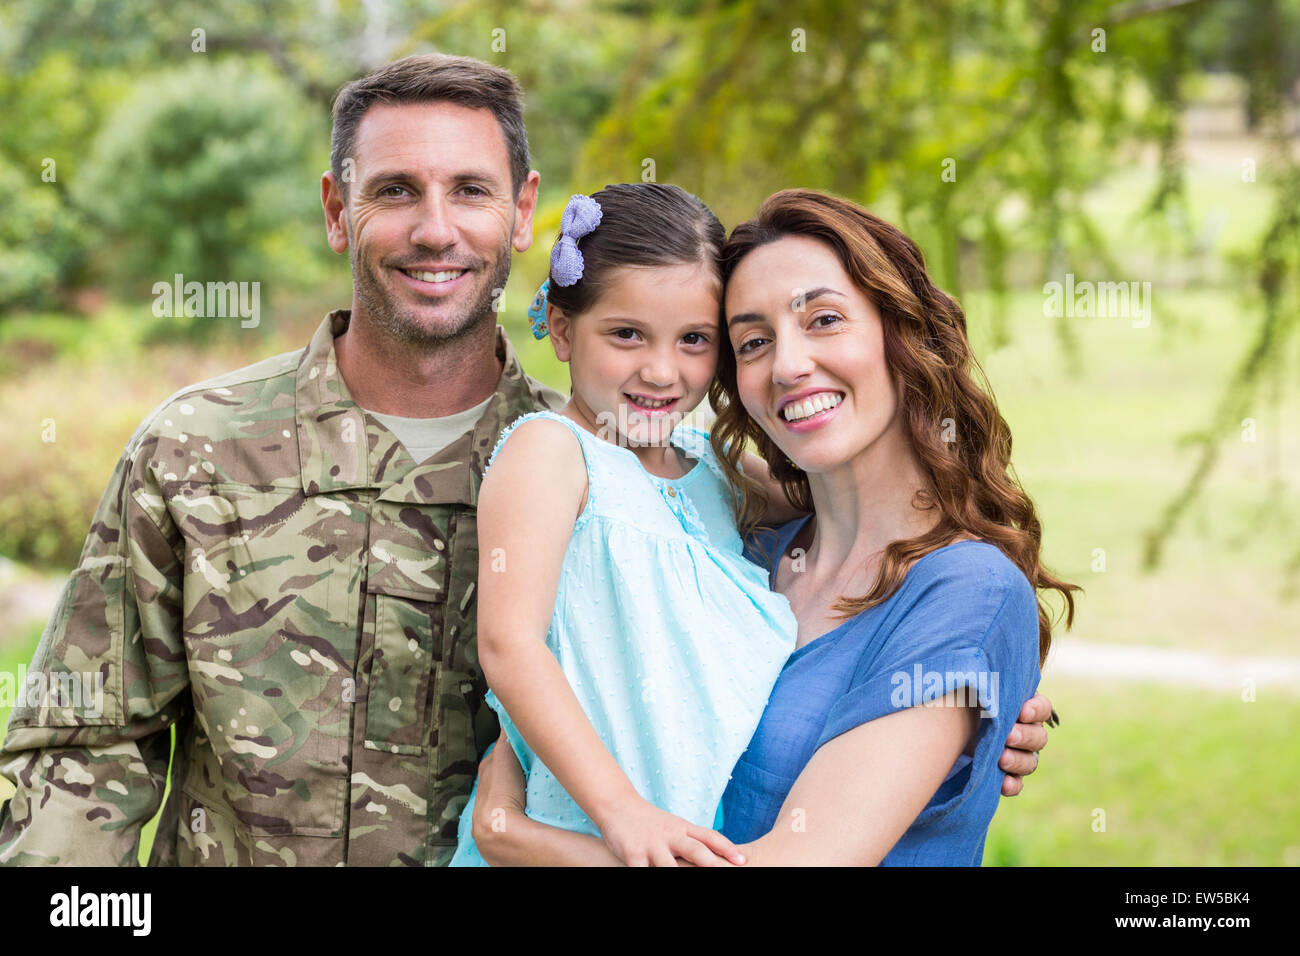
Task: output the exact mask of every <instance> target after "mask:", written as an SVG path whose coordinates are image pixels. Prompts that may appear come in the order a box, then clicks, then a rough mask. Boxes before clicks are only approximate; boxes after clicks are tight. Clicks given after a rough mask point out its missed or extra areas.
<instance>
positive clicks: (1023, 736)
mask: <svg viewBox="0 0 1300 956" xmlns="http://www.w3.org/2000/svg"><path fill="white" fill-rule="evenodd" d="M1044 722H1046V723H1047V726H1048V727H1055V726H1056V724H1057V723H1058V722H1059V721H1058V718H1057V717H1056V711H1055V710H1053V709H1052V702H1051V701H1050V700H1048V699H1047V698H1046V697H1044V696H1043V695H1042V694H1035V695H1034V696H1033V697H1031V698H1029V700H1027V701H1025V706H1023V707H1021V708H1020V722H1019V723H1018V724H1016V725H1015V726H1014V727H1012V728H1011V733H1010V735H1008V737H1007V746H1006V749H1005V750H1003V751H1002V757H1001V758H1000V759H999V760H998V766H999V767H1001V768H1002V769H1003V770H1004V771H1005V772H1006V776H1005V777H1003V778H1002V795H1003V796H1004V797H1014V796H1015V795H1016V794H1018V793H1019V792H1020V791H1021V790H1023V789H1024V788H1025V781H1024V779H1023V778H1024V777H1026V776H1028V775H1029V774H1031V773H1033V772H1034V771H1035V770H1037V769H1038V751H1040V750H1042V749H1043V748H1044V747H1046V746H1047V731H1046V730H1045V729H1044V728H1043V723H1044Z"/></svg>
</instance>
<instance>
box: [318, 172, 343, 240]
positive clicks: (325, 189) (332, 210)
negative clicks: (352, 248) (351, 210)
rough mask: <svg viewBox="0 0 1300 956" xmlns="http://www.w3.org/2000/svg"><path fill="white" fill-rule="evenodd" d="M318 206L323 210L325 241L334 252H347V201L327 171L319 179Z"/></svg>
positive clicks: (332, 175) (332, 176) (331, 174)
mask: <svg viewBox="0 0 1300 956" xmlns="http://www.w3.org/2000/svg"><path fill="white" fill-rule="evenodd" d="M320 204H321V205H322V206H323V207H324V208H325V239H326V241H327V242H328V243H329V244H330V248H331V249H333V250H334V251H335V252H337V253H339V254H342V253H344V252H347V251H348V219H347V201H346V200H345V199H344V198H343V189H342V187H341V186H340V185H339V183H338V182H337V181H336V180H335V179H334V174H333V173H331V172H328V171H327V172H326V173H325V174H324V175H322V176H321V178H320Z"/></svg>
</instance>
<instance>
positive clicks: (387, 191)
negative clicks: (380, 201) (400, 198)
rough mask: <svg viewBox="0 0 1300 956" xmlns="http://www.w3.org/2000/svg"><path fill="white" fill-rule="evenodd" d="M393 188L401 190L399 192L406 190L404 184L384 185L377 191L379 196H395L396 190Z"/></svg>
mask: <svg viewBox="0 0 1300 956" xmlns="http://www.w3.org/2000/svg"><path fill="white" fill-rule="evenodd" d="M394 190H397V191H398V192H401V193H405V192H406V187H405V186H385V187H384V188H383V189H381V190H380V191H379V195H381V196H396V195H398V192H394Z"/></svg>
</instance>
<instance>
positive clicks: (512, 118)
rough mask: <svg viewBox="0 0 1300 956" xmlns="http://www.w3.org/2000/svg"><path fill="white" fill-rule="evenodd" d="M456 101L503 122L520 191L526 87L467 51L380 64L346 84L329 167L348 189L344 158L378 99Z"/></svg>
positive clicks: (524, 171) (337, 102) (524, 169)
mask: <svg viewBox="0 0 1300 956" xmlns="http://www.w3.org/2000/svg"><path fill="white" fill-rule="evenodd" d="M438 102H446V103H456V104H458V105H460V106H466V107H469V108H471V109H489V110H491V111H492V113H493V114H494V115H495V116H496V118H497V122H498V123H500V124H501V132H502V133H503V134H505V139H506V148H507V150H508V151H509V153H510V183H511V186H512V187H513V189H514V193H515V195H516V196H518V195H519V190H520V188H522V186H523V184H524V180H525V179H527V178H528V133H527V131H526V130H525V129H524V105H523V90H522V89H521V88H520V86H519V82H518V81H517V80H516V79H515V77H514V74H512V73H511V72H510V71H509V70H503V69H501V68H500V67H497V66H492V64H490V63H484V62H483V61H482V60H475V59H472V58H471V57H467V56H448V55H447V54H443V53H424V54H417V55H415V56H408V57H404V58H402V59H400V60H396V61H394V62H393V63H389V64H387V65H386V66H381V67H380V68H379V69H377V70H375V71H374V72H372V73H369V74H367V75H366V76H363V77H361V79H359V80H353V81H352V82H351V83H348V84H346V85H345V86H343V87H342V88H341V89H340V90H339V92H338V95H337V96H335V97H334V128H333V132H332V133H331V136H330V170H331V171H332V172H333V173H334V179H335V180H336V181H337V182H338V183H339V185H340V186H341V187H342V189H343V191H344V195H346V194H347V184H346V183H345V182H344V179H343V161H344V160H345V159H346V158H347V157H348V156H350V155H352V149H353V145H354V144H355V142H356V138H357V127H358V126H360V125H361V117H363V116H364V115H365V113H366V110H368V109H370V107H371V106H373V105H374V104H375V103H438Z"/></svg>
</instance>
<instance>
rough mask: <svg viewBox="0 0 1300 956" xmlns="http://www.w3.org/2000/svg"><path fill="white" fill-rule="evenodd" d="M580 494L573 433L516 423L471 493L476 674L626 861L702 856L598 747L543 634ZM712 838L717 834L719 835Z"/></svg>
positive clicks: (581, 473) (583, 485)
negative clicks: (475, 541) (474, 495)
mask: <svg viewBox="0 0 1300 956" xmlns="http://www.w3.org/2000/svg"><path fill="white" fill-rule="evenodd" d="M586 491H587V472H586V468H585V466H584V464H583V458H582V449H581V446H578V445H577V438H576V437H575V436H574V435H573V434H572V433H571V432H570V431H569V430H568V429H567V428H565V427H564V426H563V425H561V424H559V423H558V422H547V421H545V420H538V421H535V422H526V423H525V424H523V425H521V426H519V427H518V428H516V430H515V431H514V433H512V435H511V437H510V439H509V440H508V441H507V442H506V443H505V445H503V446H502V448H501V450H500V451H499V452H498V453H497V458H496V460H495V461H494V462H493V464H492V467H491V468H489V469H488V471H487V474H486V475H485V476H484V479H483V485H482V487H481V488H480V490H479V505H478V532H479V576H478V587H479V597H478V607H479V617H478V650H479V661H480V663H481V664H482V666H483V676H484V677H485V678H486V679H487V682H488V684H489V686H491V688H492V690H493V691H494V692H495V693H496V695H497V697H498V698H499V699H500V700H501V703H502V704H503V705H504V706H505V709H506V711H507V712H508V713H509V714H510V717H511V719H512V720H513V721H514V723H515V726H516V727H518V728H519V732H520V733H521V734H522V735H523V737H524V739H525V740H527V741H528V744H529V746H530V747H531V748H532V749H533V751H534V752H535V753H536V754H537V756H538V758H539V759H540V760H541V761H542V762H543V763H544V764H546V766H547V767H548V768H550V770H551V772H552V773H554V774H555V777H556V779H557V780H558V781H559V782H560V784H561V785H562V786H563V787H564V788H565V790H566V791H568V793H569V795H570V796H571V797H573V799H574V801H575V802H576V803H577V804H578V806H580V807H581V808H582V809H583V810H584V811H585V812H586V814H587V815H588V816H589V817H591V819H592V820H593V821H594V822H595V824H596V826H597V827H599V829H600V831H601V833H602V834H604V836H605V839H606V841H607V842H608V843H609V845H610V848H611V849H612V850H614V851H615V852H616V853H617V854H618V855H619V857H620V858H622V859H625V860H627V862H629V863H634V864H636V863H650V864H658V865H671V864H672V861H673V858H674V856H675V855H680V856H683V857H686V858H688V859H692V860H697V862H706V861H707V860H708V859H709V858H711V857H712V856H713V852H712V850H710V849H709V847H707V846H705V845H704V844H703V843H701V842H700V841H698V840H696V839H694V838H693V837H689V836H687V834H686V831H687V829H688V828H689V827H690V826H691V824H690V823H689V822H688V821H686V820H682V819H681V818H680V817H675V816H673V815H672V814H669V813H665V812H664V811H662V810H659V809H658V808H657V807H655V806H654V805H653V804H651V803H649V802H648V801H646V800H645V799H643V798H642V797H641V796H640V795H639V794H638V793H637V792H636V788H635V787H633V785H632V782H631V781H630V780H628V778H627V775H626V774H624V773H623V770H622V768H621V767H620V766H619V765H618V763H617V761H615V760H614V757H613V755H611V754H610V752H609V750H608V749H607V748H606V747H605V745H604V743H603V742H602V741H601V739H600V737H599V735H597V733H596V731H595V728H593V727H592V726H591V722H590V721H589V720H588V719H587V715H586V713H585V712H584V711H583V709H582V705H581V704H580V703H579V702H578V698H577V696H576V695H575V694H574V693H573V689H572V688H571V687H570V686H569V682H568V680H567V678H566V677H565V675H564V671H563V670H562V669H561V668H560V665H559V662H558V661H556V659H555V657H554V655H552V653H551V651H550V650H549V649H548V648H547V646H546V642H545V635H546V632H547V629H548V628H549V626H550V621H551V617H552V615H553V613H554V610H555V598H556V593H557V591H558V590H559V583H560V572H561V568H562V567H563V564H564V554H565V551H566V550H567V549H568V543H569V538H570V536H571V534H572V532H573V526H574V523H575V521H576V520H577V517H578V516H579V514H580V513H581V510H582V503H583V501H584V499H585V497H586ZM719 839H721V838H719Z"/></svg>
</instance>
